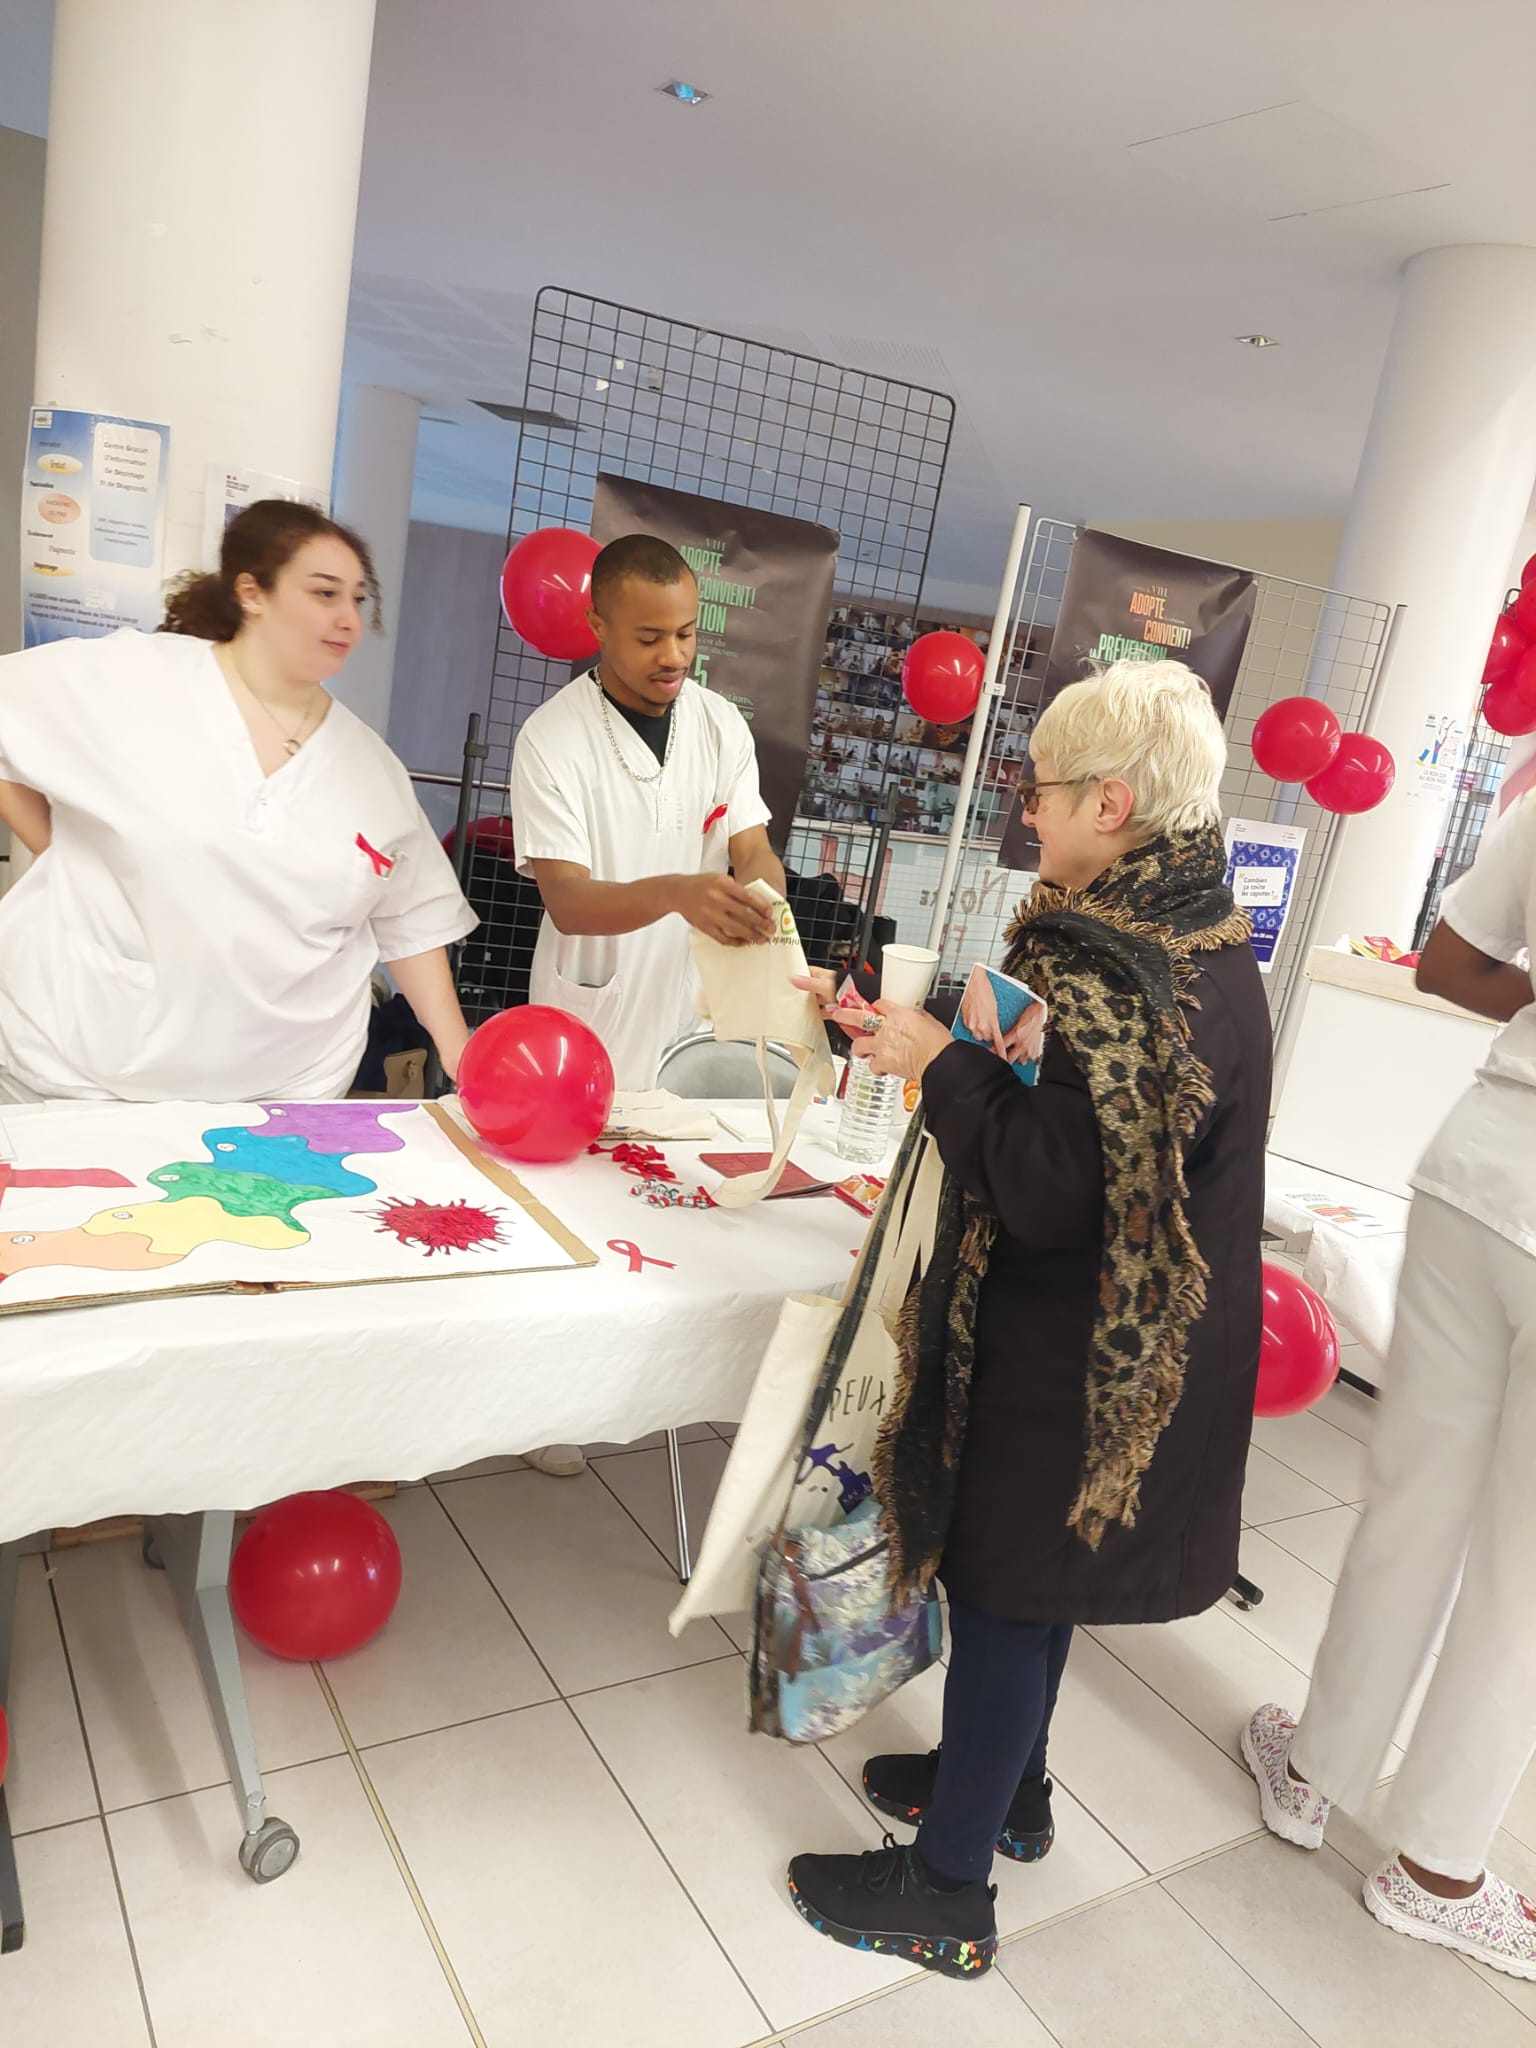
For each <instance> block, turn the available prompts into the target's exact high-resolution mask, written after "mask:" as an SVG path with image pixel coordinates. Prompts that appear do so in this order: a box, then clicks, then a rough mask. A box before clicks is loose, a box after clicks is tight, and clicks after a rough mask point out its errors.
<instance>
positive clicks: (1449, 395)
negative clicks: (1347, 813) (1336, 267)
mask: <svg viewBox="0 0 1536 2048" xmlns="http://www.w3.org/2000/svg"><path fill="white" fill-rule="evenodd" d="M1533 483H1536V249H1524V248H1503V247H1499V248H1491V247H1490V248H1484V247H1478V248H1465V249H1431V250H1429V251H1427V252H1426V253H1425V254H1423V255H1420V256H1415V257H1414V258H1413V259H1412V261H1411V262H1410V263H1409V264H1408V266H1407V268H1406V270H1405V272H1404V275H1403V287H1402V296H1401V298H1400V299H1399V301H1398V308H1397V317H1396V321H1395V323H1394V325H1393V329H1392V338H1391V341H1390V343H1389V345H1388V349H1387V359H1386V363H1385V366H1384V368H1383V370H1382V377H1381V384H1380V387H1379V389H1378V391H1377V394H1376V405H1375V410H1374V411H1373V413H1372V415H1371V424H1370V430H1369V432H1368V434H1367V436H1366V443H1365V451H1364V453H1363V455H1362V456H1361V460H1360V472H1359V475H1358V477H1357V478H1356V482H1355V494H1354V499H1353V501H1352V503H1351V506H1350V511H1349V518H1348V520H1347V522H1346V525H1345V529H1344V541H1343V546H1342V548H1341V550H1340V554H1339V565H1338V570H1337V573H1336V577H1335V580H1336V582H1337V585H1338V587H1339V588H1340V589H1341V590H1347V591H1349V592H1350V593H1351V594H1352V595H1353V596H1357V597H1366V598H1376V599H1382V600H1385V601H1386V602H1387V603H1388V604H1399V603H1400V604H1402V605H1404V606H1405V607H1406V610H1405V612H1404V616H1403V624H1402V629H1401V631H1400V633H1399V635H1398V641H1397V647H1396V650H1395V652H1394V655H1393V659H1392V663H1391V667H1390V669H1389V670H1388V672H1387V675H1386V678H1385V681H1384V685H1383V689H1382V694H1381V698H1380V700H1379V702H1378V704H1377V707H1376V711H1375V715H1374V717H1373V718H1372V721H1371V729H1372V731H1373V732H1374V733H1375V735H1376V736H1377V738H1379V739H1381V740H1383V741H1385V743H1386V744H1387V746H1389V747H1390V748H1391V749H1392V753H1393V755H1394V756H1395V758H1396V761H1397V771H1398V772H1397V787H1396V788H1395V790H1394V791H1393V793H1392V795H1391V796H1390V797H1389V798H1388V799H1387V801H1386V803H1385V804H1383V805H1382V806H1381V808H1380V809H1379V810H1376V811H1372V812H1368V813H1367V814H1366V815H1365V816H1364V817H1362V818H1356V819H1353V820H1351V821H1349V822H1348V823H1347V824H1346V825H1345V827H1344V833H1345V837H1344V841H1343V845H1342V848H1341V857H1340V860H1339V862H1338V866H1337V868H1336V870H1335V873H1334V878H1333V882H1332V884H1331V886H1330V888H1329V890H1328V893H1327V896H1326V897H1325V898H1324V901H1323V903H1322V906H1321V910H1320V914H1319V919H1318V924H1317V935H1318V938H1319V939H1320V940H1321V941H1322V942H1324V943H1331V942H1332V941H1333V940H1334V939H1335V938H1336V937H1337V936H1338V935H1339V934H1340V933H1341V932H1346V931H1347V932H1349V933H1350V934H1351V935H1352V936H1354V937H1356V938H1360V937H1364V936H1366V935H1367V934H1373V933H1381V934H1382V935H1384V936H1386V937H1388V938H1391V939H1394V940H1395V941H1396V942H1397V944H1398V945H1400V946H1406V945H1408V944H1409V943H1410V942H1411V940H1412V937H1413V927H1414V922H1415V920H1416V918H1417V916H1418V913H1419V907H1420V904H1421V902H1422V899H1423V894H1424V886H1425V883H1426V881H1427V880H1428V877H1429V870H1430V867H1431V864H1432V862H1433V860H1434V857H1435V853H1436V850H1437V848H1438V846H1439V843H1440V834H1441V829H1442V825H1443V822H1444V815H1445V804H1444V801H1443V799H1442V798H1441V797H1438V796H1434V795H1432V794H1427V793H1424V792H1423V791H1422V790H1421V789H1420V787H1419V784H1420V776H1419V773H1418V755H1419V751H1420V749H1421V747H1422V746H1423V744H1424V733H1425V729H1426V723H1427V721H1428V720H1429V719H1430V718H1431V716H1434V717H1441V716H1444V715H1446V714H1454V715H1456V716H1457V717H1460V718H1463V719H1465V720H1468V721H1470V718H1471V716H1472V713H1473V711H1474V709H1475V707H1476V703H1477V686H1478V679H1479V676H1480V675H1481V673H1482V665H1483V657H1484V656H1485V655H1486V653H1487V651H1488V636H1489V634H1490V633H1491V631H1492V630H1493V622H1494V619H1495V618H1496V617H1497V615H1498V610H1499V606H1500V604H1501V602H1502V600H1503V596H1504V590H1505V576H1506V573H1507V570H1508V567H1509V560H1510V556H1511V554H1512V553H1513V552H1514V548H1515V545H1516V541H1517V538H1518V536H1519V533H1520V529H1521V526H1522V523H1523V522H1524V519H1525V516H1526V512H1527V510H1528V508H1529V505H1530V502H1531V490H1532V485H1533Z"/></svg>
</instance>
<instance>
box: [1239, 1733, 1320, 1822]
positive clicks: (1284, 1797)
mask: <svg viewBox="0 0 1536 2048" xmlns="http://www.w3.org/2000/svg"><path fill="white" fill-rule="evenodd" d="M1295 1735H1296V1723H1295V1722H1294V1721H1293V1720H1292V1719H1291V1717H1290V1715H1289V1714H1288V1713H1287V1712H1286V1711H1285V1709H1284V1707H1277V1706H1275V1705H1274V1703H1273V1702H1271V1703H1270V1704H1269V1705H1268V1706H1264V1707H1260V1709H1259V1711H1258V1712H1257V1713H1256V1714H1255V1715H1254V1717H1253V1719H1252V1720H1251V1721H1250V1722H1249V1723H1248V1726H1247V1727H1246V1728H1245V1729H1244V1730H1243V1760H1244V1762H1245V1763H1246V1764H1247V1766H1248V1768H1249V1770H1250V1771H1252V1773H1253V1775H1254V1779H1255V1781H1256V1783H1257V1785H1258V1788H1259V1811H1260V1812H1261V1813H1262V1814H1263V1816H1264V1825H1265V1827H1267V1828H1268V1829H1269V1832H1270V1833H1271V1834H1272V1835H1278V1836H1279V1837H1280V1839H1281V1840H1282V1841H1284V1842H1294V1843H1295V1844H1296V1847H1297V1848H1298V1849H1321V1847H1322V1846H1323V1830H1324V1829H1325V1828H1326V1827H1327V1825H1328V1815H1329V1812H1330V1811H1331V1803H1330V1802H1329V1801H1328V1800H1326V1799H1325V1798H1324V1797H1323V1795H1322V1793H1321V1792H1314V1791H1313V1789H1312V1787H1311V1786H1310V1785H1299V1784H1297V1782H1296V1780H1295V1779H1294V1778H1293V1777H1292V1776H1291V1774H1290V1769H1289V1765H1290V1761H1291V1743H1292V1741H1293V1740H1294V1738H1295Z"/></svg>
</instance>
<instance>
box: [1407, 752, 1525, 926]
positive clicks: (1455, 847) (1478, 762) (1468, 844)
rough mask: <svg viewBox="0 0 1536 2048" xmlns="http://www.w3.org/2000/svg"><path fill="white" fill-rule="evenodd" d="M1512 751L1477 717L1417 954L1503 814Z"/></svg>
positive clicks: (1435, 868)
mask: <svg viewBox="0 0 1536 2048" xmlns="http://www.w3.org/2000/svg"><path fill="white" fill-rule="evenodd" d="M1509 747H1510V743H1509V741H1508V740H1507V739H1506V738H1505V737H1504V735H1503V734H1502V733H1497V732H1495V731H1494V729H1493V727H1492V726H1491V725H1487V724H1485V723H1484V722H1483V720H1482V719H1481V718H1480V717H1479V718H1478V719H1477V721H1476V723H1475V724H1474V726H1473V728H1472V738H1471V740H1470V742H1469V743H1468V746H1467V757H1466V759H1465V761H1463V763H1462V765H1461V774H1460V776H1459V778H1458V780H1457V784H1456V790H1455V794H1454V795H1453V796H1452V798H1451V808H1450V811H1449V813H1448V815H1447V817H1446V821H1445V842H1444V844H1443V845H1442V846H1441V848H1440V852H1439V856H1438V857H1437V859H1436V861H1435V864H1434V866H1433V867H1432V868H1431V869H1430V871H1429V883H1428V886H1427V887H1426V889H1425V891H1424V905H1423V908H1422V910H1421V911H1420V912H1419V922H1418V926H1417V928H1416V930H1415V932H1414V935H1413V950H1414V951H1418V950H1419V949H1420V948H1421V947H1423V946H1425V945H1427V944H1428V942H1429V935H1430V933H1431V932H1432V931H1433V930H1434V928H1435V921H1436V919H1437V918H1438V917H1439V915H1440V904H1441V901H1442V899H1443V898H1444V896H1445V892H1446V890H1447V889H1449V888H1450V886H1451V884H1452V883H1453V882H1455V881H1459V880H1460V878H1461V877H1462V876H1463V875H1464V874H1465V873H1466V872H1467V869H1468V868H1469V867H1471V865H1472V863H1473V861H1474V860H1476V858H1477V849H1478V846H1479V844H1480V843H1481V840H1482V836H1483V829H1484V827H1485V826H1486V825H1487V824H1488V822H1489V820H1490V819H1491V818H1496V817H1497V816H1498V815H1499V785H1500V783H1502V781H1503V780H1504V770H1505V768H1506V766H1507V765H1508V762H1509Z"/></svg>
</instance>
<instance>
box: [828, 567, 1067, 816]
mask: <svg viewBox="0 0 1536 2048" xmlns="http://www.w3.org/2000/svg"><path fill="white" fill-rule="evenodd" d="M941 631H942V632H952V633H963V634H964V635H965V637H966V638H967V639H968V640H973V641H975V643H976V645H977V647H978V648H980V649H981V651H982V653H983V654H985V652H986V650H987V646H988V642H989V640H990V637H991V635H990V632H989V630H988V628H987V627H985V626H983V625H978V624H976V623H974V622H971V621H957V620H955V619H952V618H935V617H928V616H923V617H919V618H917V619H913V618H910V617H901V616H899V615H898V614H896V613H894V612H884V611H881V610H879V609H877V608H873V607H871V606H870V605H868V604H867V603H857V602H842V601H839V602H838V603H837V604H836V605H835V606H834V608H833V611H832V614H831V617H830V620H829V621H828V626H827V644H826V648H825V650H824V653H823V656H822V668H821V676H820V681H819V684H818V687H817V692H816V711H815V720H814V723H813V725H812V728H811V747H810V755H809V759H808V761H807V764H806V779H805V787H804V789H803V791H802V792H801V797H800V812H799V814H800V816H801V817H802V818H805V819H812V818H814V819H824V820H825V821H826V822H828V823H829V824H855V825H876V824H878V823H879V819H880V809H881V804H882V802H883V801H884V798H885V793H886V790H887V788H888V787H889V786H890V785H891V784H892V783H894V785H895V787H896V790H897V792H898V794H897V803H896V818H895V825H894V828H893V829H894V830H895V831H896V832H906V833H913V834H917V835H919V836H922V837H924V838H930V839H942V838H945V837H947V836H948V833H949V830H950V826H951V823H952V822H953V819H954V813H955V804H956V801H957V799H958V796H959V785H960V771H961V767H962V764H963V762H964V759H965V750H966V746H967V744H968V742H969V739H970V730H971V722H970V720H969V719H965V720H962V721H961V723H960V724H958V725H933V724H930V723H929V721H928V720H927V719H924V718H920V717H919V716H918V714H917V713H916V712H914V711H913V710H912V708H911V706H910V705H909V704H908V703H907V701H906V698H905V696H904V695H903V693H902V686H901V669H902V663H903V661H904V660H905V659H906V655H907V650H908V649H909V648H910V647H911V645H912V643H913V641H914V640H916V639H917V638H919V636H920V635H922V634H924V633H933V632H941ZM1048 647H1049V635H1048V634H1044V633H1040V634H1037V635H1036V636H1035V639H1034V643H1033V644H1032V645H1030V646H1029V647H1027V648H1026V646H1025V645H1024V644H1023V638H1022V635H1021V637H1020V642H1019V644H1017V645H1016V646H1015V647H1014V648H1013V650H1012V653H1011V656H1010V660H1009V666H1008V674H1007V677H1006V684H1007V687H1006V690H1005V693H1004V696H1003V699H1002V701H1001V703H1000V704H999V707H998V712H997V717H996V722H995V724H994V728H993V731H992V734H991V738H990V741H989V744H988V748H987V752H986V755H985V757H984V759H983V763H982V769H981V782H982V788H983V791H984V803H985V809H984V810H983V811H982V813H981V831H980V834H979V836H980V837H982V838H986V837H988V836H1000V835H1001V832H1002V827H1003V822H1004V820H1005V819H1006V817H1007V815H1008V811H1009V804H1010V798H1011V795H1012V792H1013V790H1014V788H1015V787H1016V786H1017V784H1018V780H1019V776H1020V774H1021V773H1022V772H1023V770H1024V766H1025V763H1026V762H1027V760H1028V758H1029V734H1030V729H1031V726H1032V725H1033V711H1032V708H1030V707H1032V705H1033V702H1034V699H1035V697H1036V695H1037V694H1038V679H1039V678H1040V677H1042V676H1043V675H1044V671H1045V657H1046V653H1047V650H1048Z"/></svg>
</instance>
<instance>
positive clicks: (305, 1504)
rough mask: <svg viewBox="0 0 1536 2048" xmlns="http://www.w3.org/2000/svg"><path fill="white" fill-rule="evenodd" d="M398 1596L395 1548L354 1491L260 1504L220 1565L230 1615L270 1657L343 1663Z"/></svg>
mask: <svg viewBox="0 0 1536 2048" xmlns="http://www.w3.org/2000/svg"><path fill="white" fill-rule="evenodd" d="M399 1597H400V1546H399V1544H398V1543H397V1542H396V1541H395V1532H394V1530H393V1529H391V1528H390V1526H389V1524H388V1522H386V1521H385V1519H384V1517H383V1516H382V1515H381V1514H380V1513H379V1511H378V1509H377V1508H374V1507H370V1506H369V1505H368V1503H367V1501H365V1500H359V1499H358V1497H357V1495H356V1494H355V1493H341V1492H336V1493H293V1494H290V1495H289V1496H288V1498H287V1499H286V1500H279V1501H274V1502H273V1503H272V1505H271V1507H268V1508H263V1509H262V1510H261V1512H260V1514H258V1515H257V1516H256V1518H255V1519H254V1520H253V1521H252V1523H251V1525H250V1527H249V1528H248V1529H247V1530H246V1532H245V1534H244V1535H243V1536H242V1537H241V1539H240V1542H239V1544H238V1546H237V1547H236V1550H235V1554H234V1557H233V1558H232V1559H231V1560H230V1566H229V1604H230V1606H231V1607H232V1608H233V1609H234V1614H235V1619H236V1621H238V1622H239V1624H240V1626H241V1627H242V1628H243V1629H244V1630H245V1632H246V1634H247V1635H248V1636H251V1637H253V1638H254V1639H255V1641H257V1642H258V1643H260V1644H261V1647H262V1648H263V1649H264V1650H270V1651H271V1652H272V1654H273V1656H274V1657H292V1658H295V1659H296V1660H298V1661H299V1662H301V1663H310V1662H313V1661H314V1660H315V1659H316V1658H323V1657H344V1656H345V1655H346V1654H347V1652H348V1651H349V1650H357V1649H361V1648H362V1646H363V1644H364V1643H366V1642H369V1641H371V1640H372V1638H373V1637H374V1636H376V1635H377V1634H378V1632H379V1630H380V1629H381V1628H382V1627H383V1626H384V1624H385V1622H386V1621H388V1619H389V1617H390V1615H391V1614H393V1613H394V1611H395V1602H396V1601H397V1600H398V1599H399Z"/></svg>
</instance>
